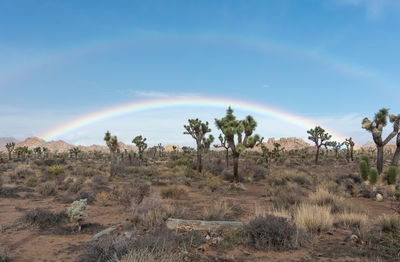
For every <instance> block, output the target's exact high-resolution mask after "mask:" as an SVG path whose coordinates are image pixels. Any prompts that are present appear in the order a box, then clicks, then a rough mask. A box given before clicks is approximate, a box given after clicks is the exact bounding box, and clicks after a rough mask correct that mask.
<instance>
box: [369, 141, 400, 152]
mask: <svg viewBox="0 0 400 262" xmlns="http://www.w3.org/2000/svg"><path fill="white" fill-rule="evenodd" d="M362 148H363V149H368V148H373V149H375V148H376V145H375V143H374V142H372V141H370V142H367V143H365V144H364V145H363V146H362ZM385 149H391V150H392V151H393V152H394V151H395V150H396V144H395V143H393V142H392V143H389V144H387V145H386V146H385Z"/></svg>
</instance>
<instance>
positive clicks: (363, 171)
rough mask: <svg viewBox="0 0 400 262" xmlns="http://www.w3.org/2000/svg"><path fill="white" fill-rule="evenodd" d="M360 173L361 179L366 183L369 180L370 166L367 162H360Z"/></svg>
mask: <svg viewBox="0 0 400 262" xmlns="http://www.w3.org/2000/svg"><path fill="white" fill-rule="evenodd" d="M360 172H361V177H362V179H363V180H364V181H367V180H368V175H369V166H368V163H367V161H365V160H361V161H360Z"/></svg>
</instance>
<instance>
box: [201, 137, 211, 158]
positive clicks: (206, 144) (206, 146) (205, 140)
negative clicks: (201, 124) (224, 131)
mask: <svg viewBox="0 0 400 262" xmlns="http://www.w3.org/2000/svg"><path fill="white" fill-rule="evenodd" d="M212 142H214V136H213V135H209V136H208V137H207V138H203V141H202V146H203V149H204V153H206V154H207V153H208V150H210V146H211V144H212Z"/></svg>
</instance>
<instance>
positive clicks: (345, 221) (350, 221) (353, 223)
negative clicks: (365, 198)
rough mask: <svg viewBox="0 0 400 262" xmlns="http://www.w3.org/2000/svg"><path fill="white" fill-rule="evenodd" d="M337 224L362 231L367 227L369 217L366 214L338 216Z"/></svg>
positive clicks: (343, 214)
mask: <svg viewBox="0 0 400 262" xmlns="http://www.w3.org/2000/svg"><path fill="white" fill-rule="evenodd" d="M336 222H337V224H338V225H340V226H344V227H346V228H349V229H354V228H356V229H362V228H365V226H366V225H367V222H368V217H367V215H365V214H358V213H342V214H338V215H337V217H336Z"/></svg>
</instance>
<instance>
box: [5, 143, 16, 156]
mask: <svg viewBox="0 0 400 262" xmlns="http://www.w3.org/2000/svg"><path fill="white" fill-rule="evenodd" d="M14 147H15V143H14V142H11V143H7V144H6V148H7V151H8V159H9V160H11V158H12V152H13V151H14Z"/></svg>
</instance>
